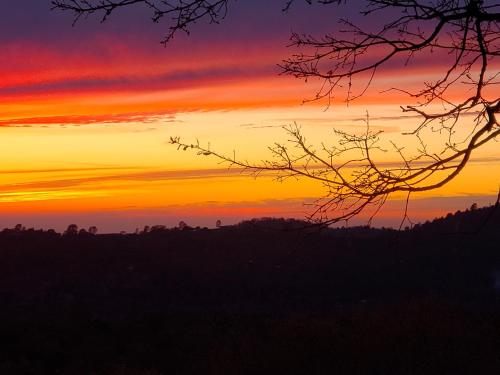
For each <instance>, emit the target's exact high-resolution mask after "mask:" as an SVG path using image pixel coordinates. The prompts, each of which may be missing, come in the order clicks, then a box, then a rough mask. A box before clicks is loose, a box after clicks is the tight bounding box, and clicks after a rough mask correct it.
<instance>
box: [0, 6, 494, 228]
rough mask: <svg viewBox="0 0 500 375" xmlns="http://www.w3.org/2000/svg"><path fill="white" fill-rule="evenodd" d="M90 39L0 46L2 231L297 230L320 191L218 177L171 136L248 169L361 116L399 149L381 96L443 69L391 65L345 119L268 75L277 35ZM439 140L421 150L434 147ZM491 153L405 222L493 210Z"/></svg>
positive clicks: (394, 118)
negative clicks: (297, 129) (249, 224)
mask: <svg viewBox="0 0 500 375" xmlns="http://www.w3.org/2000/svg"><path fill="white" fill-rule="evenodd" d="M59 16H61V15H59ZM50 17H54V15H53V14H51V16H50ZM62 17H63V16H62ZM63 18H64V17H63ZM229 26H231V25H229ZM229 26H228V27H229ZM61 27H63V26H61ZM64 27H65V28H64V30H69V29H70V28H69V29H66V28H67V27H69V26H67V25H66V26H64ZM84 27H85V26H84ZM88 27H89V28H90V26H88ZM91 27H92V33H91V34H90V35H89V36H88V37H87V38H81V39H76V40H75V41H72V39H71V38H72V37H73V38H74V37H76V36H78V35H79V34H78V32H79V31H78V30H77V31H74V30H72V31H71V32H69V34H68V35H65V36H64V38H63V39H62V41H60V40H59V39H57V42H54V41H53V39H51V42H50V43H44V42H43V41H40V40H38V39H37V38H29V37H22V38H21V37H19V38H15V40H14V39H13V40H9V39H8V38H7V39H3V40H1V41H0V47H1V48H2V54H1V55H0V71H1V72H2V73H1V74H2V76H1V77H0V133H1V135H0V147H1V149H2V155H3V157H2V158H1V159H0V172H1V173H0V227H4V226H13V225H15V224H16V223H17V222H18V221H22V222H23V223H25V225H28V226H29V225H34V226H43V227H56V228H57V229H62V228H63V227H65V226H66V225H67V224H69V222H68V221H71V222H76V223H78V224H81V225H90V224H92V223H98V224H99V225H100V226H101V228H102V229H103V230H104V231H118V230H121V229H123V230H133V229H135V228H136V227H140V226H143V225H145V224H149V225H150V224H155V223H159V224H161V223H169V224H175V223H176V222H178V221H179V220H185V221H187V222H192V223H195V224H201V225H213V224H214V223H215V220H216V219H217V218H221V219H222V220H223V221H226V222H234V221H237V220H240V219H242V218H250V217H259V216H295V217H303V216H304V215H305V213H306V212H307V208H306V207H304V206H303V205H302V202H307V201H311V199H313V198H314V197H318V196H321V195H322V194H323V190H322V187H321V186H317V185H316V184H314V183H313V182H312V181H290V182H287V183H284V184H279V183H276V182H275V181H273V180H272V179H271V178H270V177H262V178H258V179H256V180H255V179H253V178H250V177H248V176H241V175H239V174H238V173H237V172H231V171H229V172H228V171H227V170H225V169H221V168H223V166H221V165H219V164H218V161H217V160H214V159H210V158H204V157H199V156H196V155H194V154H193V153H189V152H181V151H177V150H176V149H175V147H172V146H171V145H168V142H167V141H168V139H169V137H170V136H181V137H182V138H183V139H184V140H186V141H194V140H195V139H199V140H200V141H201V142H203V143H205V144H206V143H208V142H210V144H211V146H212V147H213V148H217V149H219V150H222V151H224V152H228V153H232V151H233V150H234V149H236V150H237V152H238V155H240V156H241V157H242V158H246V159H249V160H255V161H259V160H262V159H265V158H266V157H267V155H268V154H267V148H266V147H267V145H270V144H272V143H273V142H274V141H279V140H281V139H282V138H283V131H282V129H280V126H282V125H287V124H291V123H293V122H297V123H298V124H300V125H301V126H302V127H303V131H304V133H305V134H306V136H307V137H308V139H310V140H311V141H312V142H322V141H325V140H328V139H331V137H332V130H331V129H332V128H333V127H336V128H340V129H345V130H354V131H356V129H358V128H359V129H360V130H361V129H362V128H363V126H364V125H363V122H362V121H361V119H362V118H363V117H364V116H365V113H366V111H368V113H369V115H370V117H371V118H372V121H371V125H372V127H373V128H378V129H380V130H384V131H385V135H386V137H387V138H386V139H387V140H388V139H395V140H396V141H398V142H402V143H404V142H406V138H404V137H402V136H401V132H403V131H404V130H408V129H412V127H414V126H415V119H413V118H408V117H406V118H405V117H403V116H401V115H402V114H401V112H400V110H399V105H401V104H405V103H406V101H405V100H407V99H405V98H404V97H403V96H402V95H401V94H396V93H394V92H392V93H384V94H380V91H381V90H383V89H387V88H391V87H394V86H396V85H397V86H398V87H403V88H405V89H406V90H408V89H414V88H417V87H419V85H420V84H421V83H422V81H423V80H426V79H427V80H429V79H430V80H431V79H433V78H434V77H436V74H438V73H439V71H440V70H439V68H440V66H442V63H439V61H436V60H434V61H433V62H432V64H429V62H427V63H422V62H418V63H416V64H414V65H411V66H410V67H406V68H404V67H402V66H399V67H398V66H391V68H390V69H387V70H385V71H381V72H380V75H379V76H378V80H377V83H376V84H375V85H374V86H373V87H372V88H371V89H370V90H369V91H368V92H367V93H366V95H365V96H364V97H363V98H362V100H359V101H357V102H356V103H354V105H351V106H350V107H346V106H345V104H344V103H343V102H342V99H341V98H342V97H339V99H338V100H337V101H336V102H335V103H334V105H333V106H332V107H330V108H329V109H328V110H326V103H325V102H314V103H308V104H305V105H302V100H303V99H307V98H311V97H313V96H314V93H315V90H317V88H318V83H317V82H309V83H307V84H305V83H304V82H303V81H300V80H296V79H293V78H290V77H283V76H279V75H278V72H279V69H278V68H277V66H276V63H278V62H280V59H282V58H283V57H286V56H287V54H289V53H290V51H289V50H287V49H286V48H285V47H284V45H286V40H283V39H282V38H281V34H279V35H277V36H275V37H269V38H264V37H261V38H255V40H252V39H251V38H247V39H244V41H243V42H238V40H237V39H235V41H234V43H231V42H228V41H227V40H226V39H223V40H221V38H222V37H221V35H224V30H222V31H220V30H219V31H218V34H216V35H215V37H214V39H215V40H213V41H212V42H210V44H207V43H202V42H200V40H199V39H196V35H193V36H191V37H189V38H186V37H183V38H180V41H177V42H176V43H174V44H172V45H171V46H167V48H162V47H160V46H159V45H158V44H157V43H155V41H154V40H151V39H150V38H151V37H150V35H149V34H148V35H145V36H141V35H139V36H137V35H136V36H130V35H126V36H125V37H122V36H119V35H117V34H113V33H104V32H103V33H99V32H98V31H95V29H94V28H98V27H100V25H95V24H92V25H91ZM105 27H106V26H103V30H104V31H106V29H105ZM221 27H223V26H221ZM62 30H63V29H61V30H59V32H61V33H62V32H63V31H62ZM207 30H208V29H207ZM13 32H14V31H13ZM440 141H442V140H440V139H439V137H438V136H433V137H431V138H430V139H429V142H430V144H431V146H432V145H433V144H434V143H435V144H436V145H437V144H439V142H440ZM410 143H411V142H410ZM495 151H496V150H495V147H494V146H491V147H486V148H485V149H484V150H481V151H480V152H479V153H478V154H477V156H476V159H475V160H476V161H474V162H472V163H471V165H470V166H469V167H468V168H467V169H466V171H465V172H464V174H463V175H462V176H460V177H459V178H458V179H457V180H456V181H454V182H453V183H451V184H450V185H449V186H446V187H445V188H443V189H440V190H438V191H435V192H432V193H427V194H425V195H422V196H416V197H415V200H414V201H413V203H412V205H413V210H412V214H413V217H414V218H415V220H425V219H430V218H432V217H434V216H436V215H442V214H444V213H446V212H448V211H450V210H455V209H459V208H462V209H463V208H465V207H468V206H470V204H472V202H475V201H477V202H479V203H482V204H487V203H488V202H491V201H492V200H493V196H494V195H495V194H496V191H497V189H498V186H497V185H498V181H500V162H499V160H498V158H496V155H497V154H496V153H495ZM380 161H385V162H387V161H392V160H391V156H381V159H380ZM485 176H488V177H487V178H485ZM395 198H396V200H397V198H398V197H395ZM400 208H401V207H400V205H398V203H397V201H394V202H393V203H391V204H389V205H388V207H387V209H386V210H385V211H383V212H382V213H381V215H380V219H379V221H378V223H379V225H389V224H392V225H394V224H395V223H398V222H399V220H400V216H401V215H402V212H401V209H400ZM375 224H377V223H375Z"/></svg>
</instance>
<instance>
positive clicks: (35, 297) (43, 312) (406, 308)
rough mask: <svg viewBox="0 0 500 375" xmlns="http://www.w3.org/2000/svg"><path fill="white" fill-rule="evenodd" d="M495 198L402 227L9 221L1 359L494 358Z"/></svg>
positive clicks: (231, 370) (436, 369)
mask: <svg viewBox="0 0 500 375" xmlns="http://www.w3.org/2000/svg"><path fill="white" fill-rule="evenodd" d="M498 211H500V210H495V211H494V210H493V208H491V207H490V208H484V209H476V208H475V209H473V210H467V211H466V212H458V213H456V214H453V215H448V216H447V217H446V218H441V219H436V220H434V221H433V222H429V223H425V224H422V225H419V226H416V227H415V228H414V229H412V230H406V231H401V232H399V231H395V230H389V229H370V228H368V227H355V228H339V229H323V230H318V229H317V228H311V227H308V226H306V225H305V224H306V223H304V222H301V221H297V220H285V219H278V220H276V219H268V218H265V219H256V220H251V221H245V222H242V223H240V224H238V225H235V226H224V227H220V228H218V229H206V228H191V227H189V226H188V225H182V226H180V227H179V228H172V229H168V228H165V227H162V226H155V227H152V228H147V229H146V230H144V231H142V232H141V233H137V234H113V235H98V234H95V233H96V230H94V229H92V230H88V231H79V230H78V228H75V227H71V226H70V227H71V228H70V227H68V231H66V233H65V234H64V235H61V234H58V233H55V232H54V231H37V230H26V229H25V228H23V227H22V226H17V227H16V228H14V229H7V230H4V231H2V232H1V233H0V299H1V301H2V308H1V309H0V348H1V350H0V373H1V374H170V373H178V374H179V373H181V374H195V373H196V374H199V373H203V374H205V373H208V374H211V373H213V374H253V373H290V374H305V373H307V374H326V373H340V374H342V373H346V374H347V373H363V374H364V373H380V374H431V373H439V374H448V373H449V374H452V373H453V374H457V373H497V372H498V370H499V369H500V357H498V353H499V352H500V342H499V340H498V337H500V306H499V303H498V302H499V298H498V297H499V294H498V290H497V289H496V288H498V287H499V286H500V285H499V284H500V254H499V251H498V249H499V246H498V243H499V241H500V232H499V231H498V228H499V227H500V212H498ZM332 371H333V372H332Z"/></svg>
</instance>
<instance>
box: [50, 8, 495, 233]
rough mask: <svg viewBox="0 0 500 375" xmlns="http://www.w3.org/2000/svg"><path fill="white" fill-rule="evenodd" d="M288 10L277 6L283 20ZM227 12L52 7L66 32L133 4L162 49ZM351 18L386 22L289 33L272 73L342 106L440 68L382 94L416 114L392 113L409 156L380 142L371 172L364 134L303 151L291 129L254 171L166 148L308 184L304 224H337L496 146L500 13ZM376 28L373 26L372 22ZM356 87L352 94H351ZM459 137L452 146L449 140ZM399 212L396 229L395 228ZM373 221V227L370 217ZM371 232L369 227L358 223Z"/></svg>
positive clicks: (370, 139) (406, 11) (370, 13)
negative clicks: (410, 141) (389, 158)
mask: <svg viewBox="0 0 500 375" xmlns="http://www.w3.org/2000/svg"><path fill="white" fill-rule="evenodd" d="M304 1H306V2H307V3H309V4H312V3H317V4H322V5H324V6H330V5H332V6H340V5H341V4H342V3H349V2H348V1H341V0H304ZM295 2H296V1H294V0H287V1H284V6H283V10H284V11H288V10H289V9H290V8H291V7H292V6H293V4H294V3H295ZM229 3H230V1H229V0H225V1H224V0H219V1H215V0H212V1H201V0H198V1H195V0H192V1H184V0H178V1H170V0H162V1H153V0H142V1H141V0H121V1H117V0H116V1H111V0H57V1H56V0H54V1H52V4H53V7H54V8H58V9H62V10H69V11H72V12H73V13H74V14H75V21H77V20H78V19H79V18H80V17H82V16H88V15H90V14H93V13H100V14H101V16H102V20H103V21H105V20H106V18H107V17H108V16H110V15H111V14H112V13H113V12H114V10H116V9H117V8H120V7H125V6H130V5H137V4H141V5H143V6H147V7H149V8H151V9H152V10H153V21H155V22H158V21H160V20H161V19H162V18H163V17H164V16H170V17H171V21H173V23H172V25H171V26H170V28H169V33H168V34H167V36H166V37H165V39H164V40H163V43H166V42H167V41H168V40H170V39H171V38H172V37H173V36H174V34H175V33H176V32H177V31H179V30H182V31H189V26H190V25H191V24H193V23H195V22H197V21H198V20H200V19H203V18H206V19H209V20H210V21H211V22H219V21H220V20H222V19H223V18H224V17H225V16H226V14H227V9H228V6H229ZM363 3H364V5H365V7H364V8H362V10H361V15H362V16H364V17H366V18H373V17H380V18H381V19H383V18H384V17H387V15H389V17H392V18H390V19H389V20H388V21H387V22H385V23H384V24H383V25H382V26H381V27H380V28H378V29H376V30H375V31H373V30H365V29H364V28H362V27H361V26H360V25H356V24H354V23H353V22H351V21H349V20H347V19H340V20H339V21H340V25H341V29H340V30H339V31H338V32H336V33H332V34H329V35H325V36H323V37H315V36H313V35H308V34H298V33H294V34H292V37H291V44H290V47H291V48H294V49H295V50H296V51H297V52H296V53H294V54H293V55H292V56H290V57H289V58H287V59H285V60H283V61H282V62H281V64H279V66H280V68H281V73H282V74H284V75H290V76H293V77H295V78H299V79H305V80H308V79H311V78H313V79H319V80H320V85H319V89H318V91H317V92H316V95H315V96H314V97H313V98H311V99H309V100H322V99H323V100H327V103H328V105H330V103H331V100H332V99H333V97H334V94H338V93H339V92H344V93H345V102H346V103H350V102H352V101H354V100H356V99H358V98H360V97H362V96H363V95H364V94H365V93H366V92H367V90H368V89H369V87H370V86H371V85H372V83H373V82H374V81H375V80H376V78H377V73H378V71H379V70H381V69H382V68H383V67H386V66H387V65H388V64H390V63H392V62H395V63H398V62H399V63H401V62H403V63H404V64H405V65H407V64H409V63H410V62H411V61H412V60H414V59H415V58H416V56H420V57H423V58H429V56H436V55H437V56H438V57H439V58H442V57H443V56H444V57H445V58H443V67H442V71H441V75H440V76H439V78H437V79H435V80H434V81H429V82H423V83H422V87H421V89H420V90H418V91H415V92H412V91H409V90H406V89H402V88H397V87H394V88H390V89H389V91H397V92H399V93H403V94H406V95H408V97H409V98H410V99H411V100H412V101H415V102H416V104H412V105H407V106H402V107H401V110H402V112H403V113H407V114H410V115H411V118H417V119H419V120H418V122H417V123H416V125H415V127H414V128H413V130H412V131H410V132H407V133H405V134H406V135H411V136H413V137H415V139H416V140H417V142H418V144H419V147H418V149H417V151H416V152H415V153H412V154H407V151H406V150H405V147H401V146H398V145H397V144H395V143H393V142H391V148H392V151H393V152H395V153H396V155H398V158H399V161H398V162H397V163H395V164H394V163H380V162H378V161H377V155H378V154H380V153H383V152H387V151H388V150H387V149H386V148H384V147H382V145H381V139H380V133H381V132H376V131H372V130H371V129H370V119H369V116H368V115H367V117H366V131H365V132H364V133H362V134H351V133H348V132H344V131H340V130H334V135H335V138H336V141H335V142H334V143H333V144H330V145H326V144H321V145H320V146H319V147H314V146H313V145H311V144H309V143H307V141H306V138H305V137H304V135H303V134H302V131H301V128H300V126H298V125H296V124H294V125H291V126H287V127H285V133H286V135H287V136H288V138H289V139H288V140H287V141H286V142H282V143H275V144H274V145H273V146H271V147H270V148H269V151H270V155H271V159H270V160H264V161H262V162H260V163H250V162H247V161H241V160H237V159H236V157H235V156H234V155H233V156H232V157H228V156H226V155H224V154H221V153H218V152H216V151H213V150H211V149H210V148H209V147H203V146H201V145H200V143H198V142H197V143H194V144H191V143H186V142H183V141H181V140H180V139H179V138H177V137H172V138H171V140H170V142H171V143H172V144H173V145H177V146H178V147H179V148H180V149H183V150H188V149H192V150H195V151H196V152H198V153H199V154H201V155H206V156H213V157H215V158H217V159H219V160H220V161H222V162H224V163H227V164H228V165H229V166H230V167H231V166H234V167H239V168H243V170H244V171H247V172H249V173H251V174H253V175H258V174H260V173H264V172H266V173H269V172H272V173H274V174H275V175H276V178H277V179H279V180H283V179H286V178H308V179H313V180H315V181H317V182H318V183H321V184H323V186H324V188H325V194H324V196H323V197H320V198H319V199H318V200H317V201H316V202H315V204H314V208H313V210H312V212H311V214H310V216H309V219H310V220H311V221H314V222H319V223H324V224H332V223H335V222H338V221H344V220H349V219H351V218H352V217H354V216H356V215H359V214H360V213H361V212H363V211H365V210H366V209H367V208H369V207H371V208H372V209H373V210H372V211H373V212H374V213H373V214H372V215H375V214H376V213H377V212H378V210H379V209H380V208H381V206H382V205H383V204H384V203H385V202H386V200H387V199H388V197H389V196H391V195H392V194H396V193H404V194H406V196H407V199H406V202H407V204H408V200H409V198H410V195H411V194H413V193H418V192H423V191H428V190H433V189H438V188H440V187H442V186H443V185H445V184H447V183H448V182H450V181H451V180H453V179H454V178H455V177H456V176H457V175H459V174H460V172H461V171H462V170H463V169H464V168H465V166H466V165H467V163H468V162H469V160H470V158H471V155H472V154H473V152H474V151H475V150H477V149H478V148H479V147H481V146H483V145H485V144H487V143H489V142H491V141H495V140H496V138H497V137H498V136H499V135H500V125H499V122H498V121H499V119H498V116H499V113H500V96H499V95H498V89H497V87H498V85H499V84H500V71H499V65H498V63H499V61H498V57H499V55H500V4H498V3H495V2H488V1H483V0H451V1H450V0H434V1H430V0H428V1H426V0H365V1H364V2H363ZM382 16H384V17H382ZM358 86H359V88H358ZM458 128H460V129H462V130H461V132H464V131H465V133H466V135H465V136H461V138H459V135H458V133H459V131H458V130H459V129H458ZM429 132H430V133H431V134H440V135H443V134H444V135H445V139H446V140H445V141H444V142H443V144H442V145H441V148H440V149H439V150H433V151H431V150H430V149H429V147H428V145H427V143H426V142H425V134H426V133H429ZM407 208H408V207H407V206H406V208H405V218H407ZM372 217H373V216H372ZM370 221H371V218H370Z"/></svg>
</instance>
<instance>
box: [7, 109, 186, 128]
mask: <svg viewBox="0 0 500 375" xmlns="http://www.w3.org/2000/svg"><path fill="white" fill-rule="evenodd" d="M158 121H161V122H170V123H173V122H177V121H178V120H177V119H176V118H175V115H174V114H173V113H172V111H165V112H144V113H121V114H102V115H97V114H96V115H70V116H41V117H25V118H10V119H2V120H0V127H29V126H34V125H92V124H122V123H131V122H138V123H144V124H150V123H155V122H158Z"/></svg>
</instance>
